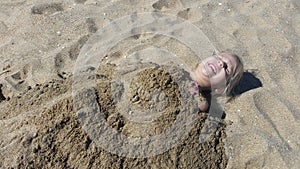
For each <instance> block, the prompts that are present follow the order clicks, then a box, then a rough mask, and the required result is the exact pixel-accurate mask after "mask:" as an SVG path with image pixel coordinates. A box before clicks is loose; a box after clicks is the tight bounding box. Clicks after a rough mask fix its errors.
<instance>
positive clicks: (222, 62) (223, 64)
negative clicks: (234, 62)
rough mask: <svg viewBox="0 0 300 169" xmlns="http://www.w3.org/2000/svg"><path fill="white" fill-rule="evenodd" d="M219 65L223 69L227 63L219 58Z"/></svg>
mask: <svg viewBox="0 0 300 169" xmlns="http://www.w3.org/2000/svg"><path fill="white" fill-rule="evenodd" d="M218 62H219V66H220V67H221V68H224V69H227V64H226V63H225V62H224V61H222V60H221V59H219V61H218Z"/></svg>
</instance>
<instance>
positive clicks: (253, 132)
mask: <svg viewBox="0 0 300 169" xmlns="http://www.w3.org/2000/svg"><path fill="white" fill-rule="evenodd" d="M0 9H1V10H0V37H1V38H0V42H1V43H0V49H1V50H0V61H1V64H0V89H1V90H0V110H1V111H0V127H1V130H0V136H1V137H0V168H31V167H32V168H38V167H39V168H230V169H231V168H295V169H296V168H299V167H300V141H299V140H300V136H299V131H300V127H299V121H300V107H299V101H300V100H299V98H300V95H299V92H298V91H299V89H300V88H299V86H300V85H299V84H300V82H299V78H298V77H299V75H298V73H299V72H300V67H299V65H300V64H299V62H300V59H299V57H298V54H299V46H300V2H299V1H297V0H288V1H279V0H266V1H258V0H247V1H237V0H234V1H229V2H226V1H211V0H203V1H195V0H187V1H179V0H154V1H149V0H142V1H138V0H135V1H134V0H116V1H106V0H103V1H100V0H66V1H63V2H62V1H58V0H53V1H45V0H39V1H38V0H13V1H9V0H2V1H1V2H0ZM155 11H156V12H162V13H164V14H168V15H172V16H178V17H180V18H183V19H186V20H188V21H189V23H192V24H193V25H194V26H196V27H197V28H198V29H200V30H201V31H202V32H203V34H204V35H205V36H206V37H207V38H208V40H209V42H210V45H211V46H207V48H205V49H204V51H203V55H207V53H209V51H211V49H212V48H213V49H215V50H217V51H225V50H226V51H228V50H229V51H230V52H233V53H236V54H237V55H239V56H240V57H241V58H242V60H243V62H244V65H245V72H244V76H243V79H242V81H241V84H240V86H239V87H238V88H237V89H236V93H237V94H238V95H237V97H235V98H234V99H233V100H231V101H230V102H228V103H226V104H225V107H224V113H225V115H224V116H222V117H216V118H213V119H210V118H207V114H205V113H198V114H196V118H195V120H193V122H194V126H193V127H192V128H191V129H190V130H189V131H188V132H187V133H186V135H185V137H184V138H183V139H182V140H180V141H179V142H178V143H177V142H176V144H174V146H173V147H172V148H170V149H168V150H166V151H163V152H162V153H159V154H156V155H154V156H150V157H143V158H129V157H123V156H119V155H116V154H114V153H112V152H109V151H107V150H106V149H105V148H103V147H101V146H99V144H98V143H97V137H93V136H91V135H90V133H89V130H87V127H88V126H84V125H83V124H85V123H84V121H82V120H83V119H84V118H80V117H85V116H82V115H86V114H80V112H79V111H78V110H80V108H81V107H80V105H81V103H89V102H88V98H89V97H86V98H87V101H86V100H85V97H82V98H80V99H79V100H77V101H76V93H75V95H74V88H73V87H74V79H75V82H76V79H77V80H78V77H77V76H76V74H75V73H74V72H76V71H77V70H78V65H81V63H84V62H82V61H81V60H80V59H82V58H84V55H83V52H82V50H87V49H88V48H89V44H91V43H94V41H93V39H92V40H91V38H93V37H95V36H93V35H95V34H97V33H98V32H99V31H101V30H102V29H103V28H104V27H105V26H106V25H109V24H110V23H111V22H112V21H114V20H116V19H117V18H120V17H123V16H126V15H130V14H132V13H143V12H155ZM133 19H134V18H133ZM118 30H120V31H121V30H122V28H120V27H118V29H112V30H111V31H109V32H108V33H107V35H109V37H118V36H120V35H119V34H118ZM99 39H101V37H100V38H98V40H99ZM122 40H123V41H122V42H119V43H118V45H117V46H116V47H114V48H112V49H111V52H110V54H108V55H107V56H103V58H104V59H107V60H106V61H105V60H102V62H103V64H101V65H100V66H99V67H98V69H96V74H97V76H96V80H97V82H98V83H97V85H96V87H95V86H94V88H95V91H96V92H95V94H96V96H95V98H94V99H95V100H97V102H98V104H99V105H100V108H101V110H104V112H105V113H106V114H105V119H106V121H107V122H108V124H109V125H110V126H111V127H112V128H113V129H114V131H117V132H120V133H123V134H124V135H126V136H127V137H132V138H140V137H146V136H151V135H156V134H160V133H162V132H163V131H164V130H165V129H166V128H168V127H169V126H171V124H172V123H174V122H175V119H176V118H178V114H180V113H178V111H177V108H178V105H180V104H179V103H178V100H176V98H178V97H179V96H178V95H176V94H172V93H178V92H179V88H178V86H177V87H176V85H175V83H170V82H171V81H172V80H170V79H168V77H169V75H168V74H166V73H164V72H163V71H160V70H157V69H156V68H152V69H150V70H147V69H146V70H144V68H145V65H141V66H136V67H134V68H132V67H130V66H129V67H126V66H127V65H130V64H127V62H124V63H123V66H124V65H125V68H126V69H125V68H124V67H121V69H120V70H119V73H120V72H121V73H120V74H114V71H115V70H116V69H118V68H120V66H119V67H117V68H116V65H122V62H120V61H119V60H120V59H125V60H126V58H129V56H128V55H130V54H132V53H134V52H136V51H138V50H140V49H144V48H147V47H149V46H155V47H160V48H162V49H164V51H170V52H172V53H175V54H176V55H177V56H180V57H182V59H183V60H184V61H186V62H188V64H187V65H192V64H193V63H196V62H197V60H193V59H190V58H193V57H192V56H193V55H194V53H193V52H191V50H190V49H189V48H188V47H187V46H185V45H184V44H182V43H179V42H178V41H176V40H174V39H173V40H172V38H170V37H166V36H163V35H160V36H155V35H148V34H142V35H136V36H134V37H132V38H127V39H122ZM141 43H143V44H146V45H144V46H141V45H140V44H141ZM108 44H109V43H108ZM137 44H139V45H140V46H139V45H137ZM147 45H148V46H147ZM99 46H101V45H99ZM152 51H153V50H150V52H148V53H147V55H149V53H150V54H151V53H152ZM142 54H143V53H142ZM142 54H141V53H138V54H137V55H136V56H135V57H138V56H140V55H142ZM152 54H153V55H156V57H157V58H155V56H153V58H152V59H153V60H155V59H156V60H157V62H160V61H163V62H166V63H167V64H168V65H172V63H173V62H175V63H173V66H174V68H177V69H178V72H181V73H182V75H183V74H185V73H186V71H184V70H183V69H181V67H180V62H178V63H177V62H176V59H174V60H172V61H173V62H169V61H170V60H169V59H165V60H164V59H163V58H162V57H159V56H157V54H156V53H152ZM131 56H132V55H131ZM101 57H102V56H101ZM187 58H189V59H187ZM185 59H186V60H185ZM83 61H86V60H83ZM148 66H150V67H153V64H150V65H148ZM154 67H155V66H154ZM122 68H124V69H122ZM184 68H186V69H188V68H187V67H184ZM139 69H142V70H144V71H143V72H141V73H140V74H138V75H137V79H135V83H134V85H133V84H131V86H130V90H129V91H131V92H132V93H134V92H135V91H138V92H137V93H136V95H137V96H139V97H140V98H139V99H137V100H136V97H135V96H136V95H135V94H131V95H130V94H129V96H131V100H130V101H132V102H138V103H139V104H140V106H142V107H143V108H147V106H148V107H149V106H151V104H150V103H151V99H150V100H149V99H148V100H147V97H148V95H147V94H145V93H143V92H142V91H148V92H151V91H152V92H153V91H156V90H158V89H159V90H162V91H164V92H163V93H168V94H170V93H171V94H170V95H167V94H166V96H168V98H173V99H175V100H172V99H171V100H168V101H167V103H168V104H166V105H167V106H166V105H164V104H157V105H154V106H157V108H158V109H159V110H162V109H163V110H165V111H163V113H162V114H159V115H160V116H159V115H156V114H154V115H153V116H150V115H148V114H147V116H146V117H149V118H150V119H151V118H152V117H155V118H158V120H156V121H154V122H153V121H152V122H151V123H147V125H144V126H143V125H138V124H136V123H134V122H130V121H128V119H127V120H126V118H125V117H121V115H120V114H118V113H116V111H115V109H116V107H115V103H114V102H113V101H112V100H109V99H110V98H109V96H108V95H107V93H108V94H109V95H111V94H112V95H113V96H118V94H119V93H118V92H120V91H122V90H123V89H124V86H123V88H122V87H120V86H118V85H117V86H114V87H116V88H117V90H112V89H111V88H110V86H111V85H109V84H111V81H114V80H115V79H122V78H123V77H126V76H127V75H131V74H130V72H134V71H135V70H139ZM87 70H89V69H87ZM90 70H91V71H93V70H92V69H90ZM122 71H123V74H122ZM175 74H176V73H174V75H175ZM171 75H172V73H171ZM176 76H179V75H178V74H176V75H175V77H176ZM128 77H132V76H128ZM184 77H185V78H187V79H185V78H181V80H182V79H185V80H187V81H188V80H189V79H188V77H187V76H184ZM87 79H88V78H87ZM171 79H172V78H171ZM179 79H180V78H179ZM147 81H149V82H151V83H149V84H148V83H147ZM165 81H166V82H165ZM154 82H155V83H154ZM82 83H84V80H83V81H82ZM81 87H82V86H81ZM84 87H85V86H84ZM125 87H126V86H125ZM170 91H174V92H170ZM83 94H87V93H83ZM142 97H144V98H142ZM157 97H160V96H157ZM161 97H165V96H161ZM99 98H100V99H99ZM103 98H104V99H103ZM116 98H118V97H116ZM101 99H103V100H101ZM106 99H108V100H106ZM162 100H163V99H162ZM147 101H149V104H148V103H147ZM74 103H76V104H74ZM157 103H161V102H160V101H159V102H157ZM191 103H192V102H191ZM136 108H141V107H139V106H137V107H136ZM128 117H130V116H128ZM133 117H137V118H138V116H133ZM142 117H143V116H142ZM143 120H148V119H143ZM207 121H208V123H207ZM213 121H218V126H217V127H215V128H214V132H212V135H211V137H209V138H208V139H206V140H205V141H201V139H200V140H199V137H200V136H201V134H202V129H203V128H205V124H209V125H208V126H210V125H212V124H213ZM116 149H117V148H116ZM154 153H155V152H154ZM129 154H130V152H129Z"/></svg>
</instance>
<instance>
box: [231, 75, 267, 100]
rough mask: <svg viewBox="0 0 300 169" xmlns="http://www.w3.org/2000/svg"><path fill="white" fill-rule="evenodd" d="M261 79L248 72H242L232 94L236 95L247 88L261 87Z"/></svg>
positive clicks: (247, 89)
mask: <svg viewBox="0 0 300 169" xmlns="http://www.w3.org/2000/svg"><path fill="white" fill-rule="evenodd" d="M262 86H263V85H262V83H261V81H260V80H259V79H258V78H257V77H255V75H254V74H252V73H250V72H244V73H243V76H242V79H241V81H240V83H239V85H238V86H237V87H235V89H234V90H233V95H234V96H237V95H240V94H242V93H245V92H247V91H249V90H252V89H256V88H259V87H262Z"/></svg>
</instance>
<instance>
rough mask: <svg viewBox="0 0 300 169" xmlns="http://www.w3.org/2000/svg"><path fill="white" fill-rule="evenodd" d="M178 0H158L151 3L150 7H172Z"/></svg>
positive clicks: (160, 8) (159, 8)
mask: <svg viewBox="0 0 300 169" xmlns="http://www.w3.org/2000/svg"><path fill="white" fill-rule="evenodd" d="M177 3H178V2H177V1H176V0H159V1H157V2H155V3H154V4H152V7H153V8H154V9H157V10H162V8H163V7H165V8H173V7H175V6H176V4H177Z"/></svg>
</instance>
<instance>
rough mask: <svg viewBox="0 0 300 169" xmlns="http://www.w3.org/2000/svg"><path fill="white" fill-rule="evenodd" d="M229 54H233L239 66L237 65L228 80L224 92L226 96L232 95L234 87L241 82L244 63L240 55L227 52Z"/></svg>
mask: <svg viewBox="0 0 300 169" xmlns="http://www.w3.org/2000/svg"><path fill="white" fill-rule="evenodd" d="M227 54H229V55H231V56H233V57H234V58H235V60H236V62H237V66H236V68H235V70H234V72H233V74H232V75H231V76H230V77H229V78H228V79H227V81H226V87H225V90H224V94H226V96H232V95H233V89H234V88H235V87H236V86H237V85H238V84H239V82H240V80H241V78H242V76H243V73H244V64H243V62H242V60H241V58H240V57H239V56H238V55H236V54H232V53H227Z"/></svg>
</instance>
